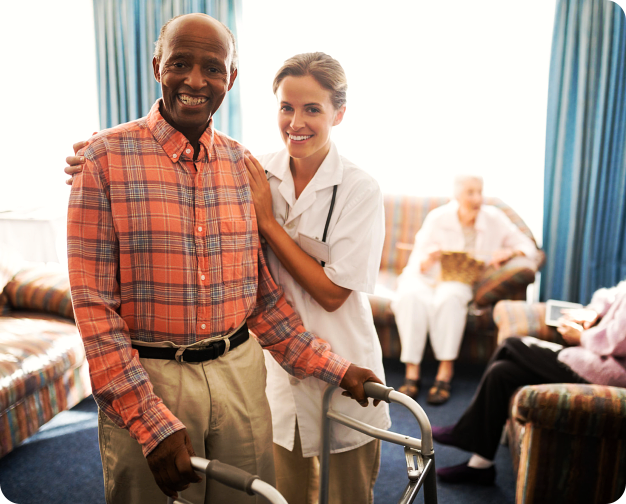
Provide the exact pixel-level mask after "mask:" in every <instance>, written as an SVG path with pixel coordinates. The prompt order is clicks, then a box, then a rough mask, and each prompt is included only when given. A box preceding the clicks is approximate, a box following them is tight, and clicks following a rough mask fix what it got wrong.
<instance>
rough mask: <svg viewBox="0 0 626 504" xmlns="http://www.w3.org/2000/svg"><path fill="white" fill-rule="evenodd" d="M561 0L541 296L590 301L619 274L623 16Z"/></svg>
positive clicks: (596, 0) (625, 269) (612, 7)
mask: <svg viewBox="0 0 626 504" xmlns="http://www.w3.org/2000/svg"><path fill="white" fill-rule="evenodd" d="M625 21H626V20H625V17H624V12H623V11H622V10H621V8H620V7H619V5H617V4H615V3H613V2H611V1H609V0H559V2H558V5H557V11H556V20H555V26H554V36H553V41H552V57H551V63H550V84H549V95H548V120H547V133H546V165H545V179H544V183H545V185H544V221H543V247H544V249H545V251H546V254H547V262H546V266H545V268H544V270H543V272H542V277H541V299H544V300H545V299H563V300H569V301H575V302H580V303H587V302H588V301H589V299H590V297H591V295H592V293H593V292H594V291H595V290H596V289H598V288H599V287H609V286H613V285H615V284H617V283H618V282H619V281H620V280H622V279H624V278H626V22H625Z"/></svg>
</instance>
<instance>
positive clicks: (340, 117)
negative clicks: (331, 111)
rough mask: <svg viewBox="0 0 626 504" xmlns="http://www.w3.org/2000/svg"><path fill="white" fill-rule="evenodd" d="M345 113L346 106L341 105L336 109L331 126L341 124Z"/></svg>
mask: <svg viewBox="0 0 626 504" xmlns="http://www.w3.org/2000/svg"><path fill="white" fill-rule="evenodd" d="M345 113H346V106H345V105H342V106H341V107H340V108H339V110H338V111H337V113H336V114H335V120H334V121H333V126H337V125H338V124H341V121H343V115H344V114H345Z"/></svg>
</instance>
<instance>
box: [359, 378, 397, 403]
mask: <svg viewBox="0 0 626 504" xmlns="http://www.w3.org/2000/svg"><path fill="white" fill-rule="evenodd" d="M363 388H364V389H365V395H367V397H371V398H372V399H380V400H381V401H385V402H387V403H388V402H389V394H390V393H391V392H393V387H386V386H385V385H383V384H382V383H376V382H371V381H368V382H365V383H364V384H363Z"/></svg>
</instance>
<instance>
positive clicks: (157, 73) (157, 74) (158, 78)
mask: <svg viewBox="0 0 626 504" xmlns="http://www.w3.org/2000/svg"><path fill="white" fill-rule="evenodd" d="M152 70H153V71H154V78H155V79H156V81H157V82H158V83H159V84H160V83H161V68H160V65H159V62H158V61H157V59H156V58H152Z"/></svg>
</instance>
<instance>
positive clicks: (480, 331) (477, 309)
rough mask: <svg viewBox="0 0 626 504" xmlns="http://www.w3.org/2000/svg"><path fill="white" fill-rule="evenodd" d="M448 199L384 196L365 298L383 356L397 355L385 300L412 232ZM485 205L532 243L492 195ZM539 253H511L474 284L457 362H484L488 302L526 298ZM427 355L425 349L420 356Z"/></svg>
mask: <svg viewBox="0 0 626 504" xmlns="http://www.w3.org/2000/svg"><path fill="white" fill-rule="evenodd" d="M448 201H449V198H446V197H416V196H407V195H393V194H387V195H385V202H384V205H385V243H384V247H383V256H382V260H381V265H380V272H379V275H378V282H377V285H376V291H375V292H374V294H373V295H370V296H369V299H370V303H371V305H372V312H373V315H374V324H375V325H376V330H377V332H378V337H379V338H380V343H381V346H382V349H383V355H384V356H385V357H389V358H399V356H400V338H399V336H398V329H397V327H396V323H395V319H394V316H393V312H392V311H391V308H390V304H391V301H392V299H393V298H394V296H395V293H396V285H397V279H398V275H399V274H400V273H401V272H402V269H403V268H404V267H405V266H406V263H407V261H408V260H409V255H410V253H411V249H412V246H413V243H414V241H415V235H416V233H417V232H418V231H419V229H420V227H421V225H422V223H423V222H424V219H425V218H426V215H427V214H428V212H430V211H431V210H432V209H434V208H437V207H439V206H441V205H443V204H445V203H447V202H448ZM485 204H487V205H494V206H496V207H498V208H500V209H501V210H502V211H503V212H504V213H505V214H506V215H507V216H508V217H509V218H510V219H511V221H512V222H513V223H514V224H516V225H517V226H518V227H519V228H520V229H521V230H522V232H524V233H525V234H526V235H527V236H529V237H530V238H531V239H532V240H533V241H535V239H534V237H533V235H532V233H531V232H530V229H529V228H528V226H526V224H525V223H524V221H523V220H522V219H521V218H520V217H519V215H517V214H516V213H515V211H514V210H513V209H512V208H511V207H509V206H508V205H507V204H506V203H504V202H503V201H502V200H500V199H498V198H485ZM544 258H545V256H544V254H543V252H541V253H540V254H539V258H538V260H537V261H530V260H529V259H527V258H525V257H516V258H514V259H512V260H511V261H509V262H508V263H507V264H506V265H505V266H503V267H502V268H500V269H499V270H497V271H494V270H492V269H489V270H487V271H485V273H484V275H483V276H482V278H480V279H479V280H478V282H477V283H476V284H475V286H474V300H473V302H472V304H471V305H470V312H469V315H468V317H467V324H466V328H465V335H464V337H463V344H462V346H461V352H460V355H459V360H462V361H467V362H478V363H486V362H487V360H489V357H490V356H491V354H492V353H493V351H494V350H495V347H496V331H495V325H494V323H493V319H492V311H493V305H494V304H495V303H496V302H497V301H499V300H500V299H518V300H519V299H526V288H527V286H528V285H529V284H531V283H532V282H534V280H535V274H536V272H537V271H538V270H539V268H540V267H541V265H542V264H543V261H544ZM429 356H431V357H432V352H431V351H430V348H427V350H426V357H427V358H428V357H429Z"/></svg>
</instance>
